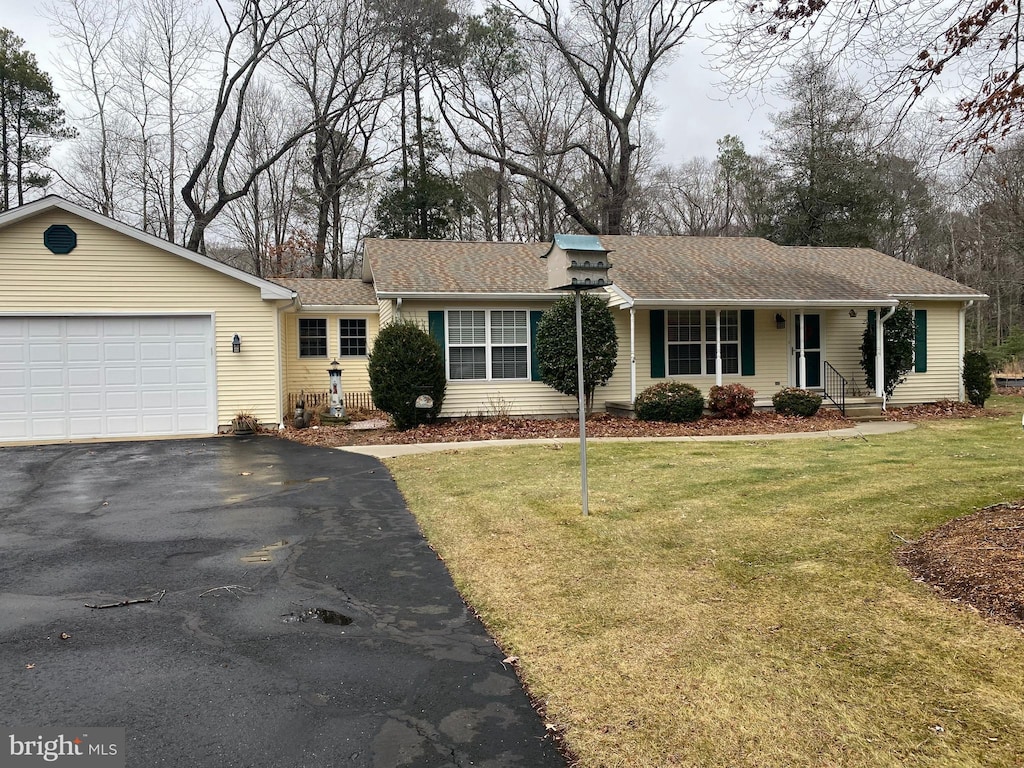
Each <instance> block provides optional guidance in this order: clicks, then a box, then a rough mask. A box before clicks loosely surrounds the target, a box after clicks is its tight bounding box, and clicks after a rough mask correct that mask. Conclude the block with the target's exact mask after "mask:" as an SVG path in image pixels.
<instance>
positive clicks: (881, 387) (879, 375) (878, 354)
mask: <svg viewBox="0 0 1024 768" xmlns="http://www.w3.org/2000/svg"><path fill="white" fill-rule="evenodd" d="M883 309H885V307H879V308H878V316H877V317H876V319H875V397H880V398H882V410H883V411H884V410H885V406H886V402H885V321H886V320H888V319H889V318H890V317H892V316H893V315H894V314H896V307H889V311H888V312H886V313H885V314H884V315H883V314H882V310H883Z"/></svg>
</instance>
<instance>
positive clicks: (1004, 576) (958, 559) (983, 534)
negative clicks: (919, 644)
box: [899, 499, 1024, 627]
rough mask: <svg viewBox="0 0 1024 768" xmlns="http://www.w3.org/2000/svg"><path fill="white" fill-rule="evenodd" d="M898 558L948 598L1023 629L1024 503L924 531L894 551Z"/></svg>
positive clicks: (982, 511) (991, 509)
mask: <svg viewBox="0 0 1024 768" xmlns="http://www.w3.org/2000/svg"><path fill="white" fill-rule="evenodd" d="M899 559H900V562H901V563H902V564H903V565H905V566H906V567H907V568H908V569H909V570H910V572H911V573H913V574H914V576H916V577H918V578H920V579H921V580H923V581H925V582H926V583H928V584H930V585H932V586H933V587H935V589H937V590H938V591H939V592H940V593H942V594H943V595H944V596H946V597H948V598H949V599H951V600H953V601H956V602H962V603H965V604H967V605H970V606H972V607H974V608H976V609H977V610H978V611H979V612H980V613H982V614H983V615H986V616H990V617H992V618H995V619H998V620H1000V621H1004V622H1006V623H1008V624H1013V625H1016V626H1021V627H1024V499H1022V500H1020V501H1013V502H1006V503H1003V504H996V505H994V506H991V507H986V508H984V509H980V510H978V511H977V512H974V513H973V514H970V515H967V516H966V517H961V518H958V519H956V520H952V521H950V522H948V523H946V524H945V525H943V526H941V527H939V528H936V529H935V530H932V531H929V532H928V533H926V534H925V535H924V536H922V537H921V538H920V539H918V540H917V541H915V542H912V543H911V544H909V545H907V546H906V547H905V548H903V549H902V550H900V552H899Z"/></svg>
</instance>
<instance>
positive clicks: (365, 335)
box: [338, 317, 370, 359]
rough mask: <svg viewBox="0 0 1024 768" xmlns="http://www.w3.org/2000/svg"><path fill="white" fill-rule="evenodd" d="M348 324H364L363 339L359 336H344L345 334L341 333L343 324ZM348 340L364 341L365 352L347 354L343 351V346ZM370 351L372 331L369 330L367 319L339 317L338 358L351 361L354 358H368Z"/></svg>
mask: <svg viewBox="0 0 1024 768" xmlns="http://www.w3.org/2000/svg"><path fill="white" fill-rule="evenodd" d="M346 322H348V323H351V322H356V323H362V324H363V335H362V336H361V337H359V336H352V335H351V334H344V333H342V332H341V324H342V323H346ZM346 339H361V340H362V344H363V351H362V352H355V353H351V352H345V351H344V350H343V349H342V344H343V343H344V342H345V340H346ZM369 349H370V329H369V324H368V323H367V322H366V318H365V317H339V318H338V357H347V358H349V359H351V358H353V357H366V355H367V352H369Z"/></svg>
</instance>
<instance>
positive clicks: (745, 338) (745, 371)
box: [740, 309, 754, 376]
mask: <svg viewBox="0 0 1024 768" xmlns="http://www.w3.org/2000/svg"><path fill="white" fill-rule="evenodd" d="M740 375H741V376H753V375H754V310H752V309H741V310H740Z"/></svg>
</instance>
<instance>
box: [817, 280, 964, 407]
mask: <svg viewBox="0 0 1024 768" xmlns="http://www.w3.org/2000/svg"><path fill="white" fill-rule="evenodd" d="M960 306H961V305H960V303H959V302H949V301H946V302H941V301H921V300H918V301H915V302H913V307H914V309H923V310H926V311H927V312H928V355H927V362H928V370H927V371H925V372H923V373H916V372H914V371H913V370H911V371H910V372H909V373H908V374H907V380H906V381H905V382H904V383H903V384H900V385H899V386H898V387H896V390H895V391H894V392H893V396H892V399H891V400H890V401H889V402H890V403H892V404H893V405H908V404H912V403H930V402H935V401H936V400H946V399H948V400H956V399H958V398H959V396H960V360H959V354H960V353H959V333H960V314H959V312H960ZM856 311H857V317H855V318H851V317H850V315H849V310H835V311H832V312H829V313H828V317H827V319H826V325H825V329H826V330H825V333H826V339H827V341H826V343H827V347H826V352H827V357H826V359H827V360H828V361H829V362H830V363H831V364H832V365H833V366H834V367H835V368H836V370H838V371H839V373H841V374H842V375H843V377H844V378H846V380H847V382H848V383H849V384H851V385H852V391H848V392H847V395H848V396H854V397H856V396H858V395H873V394H874V391H869V390H868V388H867V384H866V382H865V378H864V371H863V370H862V369H861V367H860V358H861V353H860V345H861V341H862V339H863V336H864V329H865V327H866V326H867V322H868V311H867V310H866V309H860V308H858V309H857V310H856ZM881 311H883V314H884V311H885V309H884V308H882V310H881Z"/></svg>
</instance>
